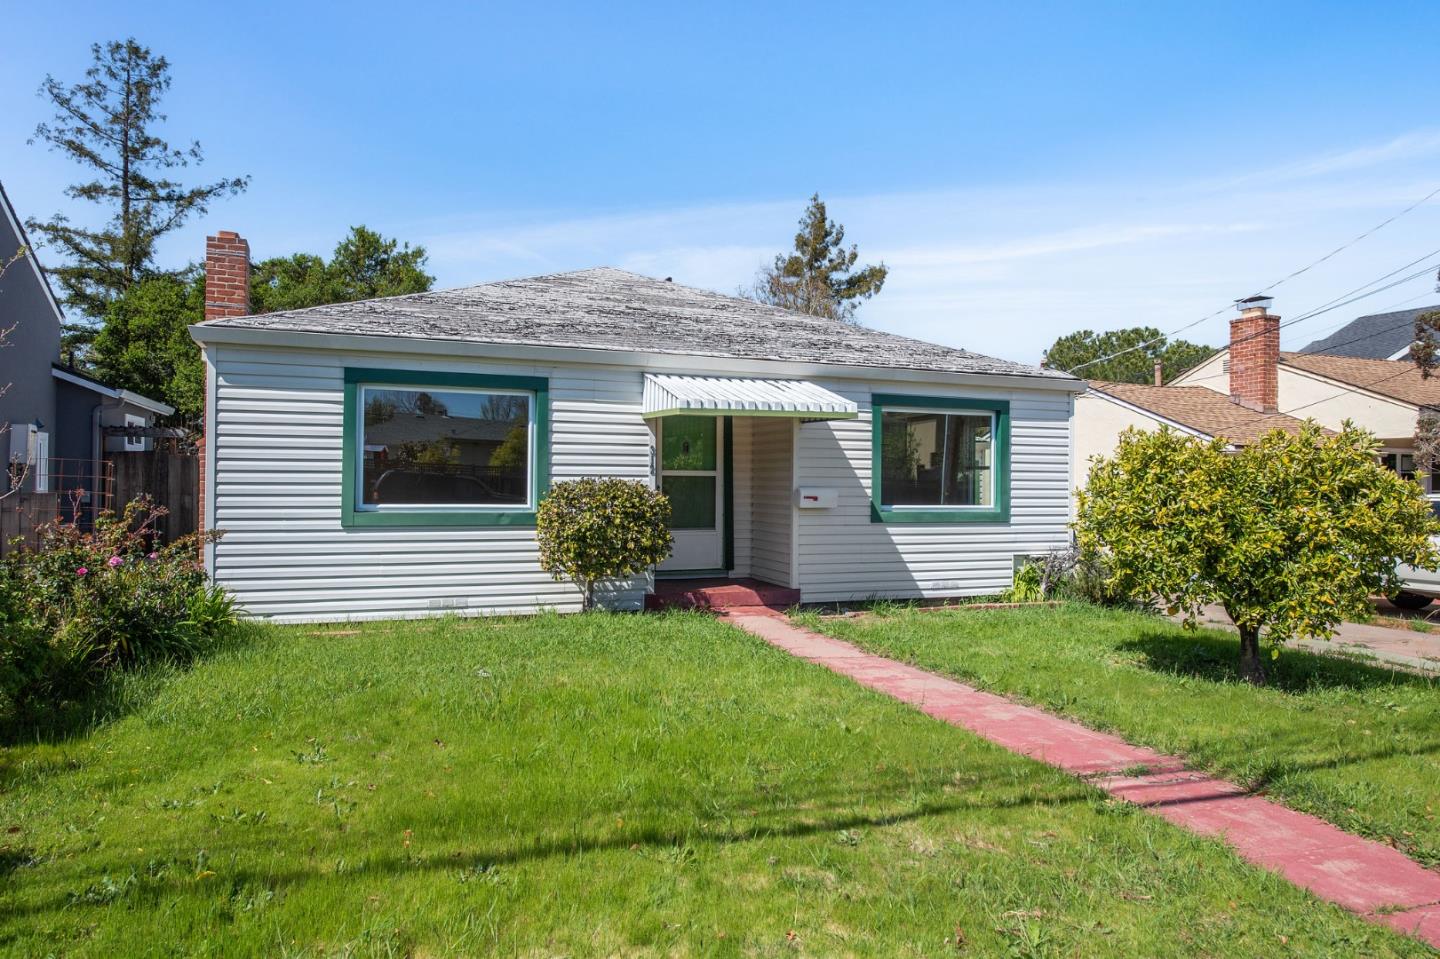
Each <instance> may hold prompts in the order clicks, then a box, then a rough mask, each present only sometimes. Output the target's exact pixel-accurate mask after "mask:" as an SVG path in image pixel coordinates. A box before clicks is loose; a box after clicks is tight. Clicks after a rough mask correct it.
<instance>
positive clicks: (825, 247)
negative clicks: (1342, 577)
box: [746, 193, 889, 323]
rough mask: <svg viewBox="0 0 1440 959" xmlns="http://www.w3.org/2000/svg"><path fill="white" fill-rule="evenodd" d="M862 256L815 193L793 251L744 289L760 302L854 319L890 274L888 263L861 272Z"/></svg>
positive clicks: (796, 237)
mask: <svg viewBox="0 0 1440 959" xmlns="http://www.w3.org/2000/svg"><path fill="white" fill-rule="evenodd" d="M859 258H860V253H859V251H858V250H857V248H856V247H855V245H854V244H853V243H852V244H851V245H850V248H849V249H848V250H847V249H845V228H844V227H843V226H841V225H840V224H838V223H836V222H835V221H834V220H831V219H829V217H828V216H827V215H826V212H825V202H824V201H823V200H821V199H820V194H818V193H816V194H815V195H813V196H812V197H810V205H809V206H808V207H806V209H805V215H804V216H802V217H801V218H800V231H799V232H798V233H796V234H795V252H794V253H788V254H787V253H781V254H779V255H778V256H776V257H775V262H774V263H772V264H771V265H770V266H768V267H765V268H764V269H762V270H761V271H760V275H759V276H758V277H757V278H756V280H755V283H754V286H753V287H752V288H751V289H750V290H748V291H746V292H747V293H748V295H749V296H750V297H751V298H752V299H755V300H758V301H760V302H761V303H769V304H771V305H772V306H779V307H783V308H784V309H787V310H795V311H796V312H798V313H809V314H810V315H812V316H825V317H829V318H831V319H836V320H844V321H845V322H847V323H854V322H857V321H856V319H855V309H856V307H858V306H859V305H860V304H861V303H862V302H864V301H865V300H868V299H869V298H870V297H872V296H874V295H875V294H876V293H879V292H880V288H881V287H883V286H884V285H885V277H886V276H887V275H888V273H889V270H888V269H887V268H886V267H885V264H884V263H881V264H879V265H877V266H865V267H861V268H860V269H858V270H857V269H855V261H856V260H858V259H859Z"/></svg>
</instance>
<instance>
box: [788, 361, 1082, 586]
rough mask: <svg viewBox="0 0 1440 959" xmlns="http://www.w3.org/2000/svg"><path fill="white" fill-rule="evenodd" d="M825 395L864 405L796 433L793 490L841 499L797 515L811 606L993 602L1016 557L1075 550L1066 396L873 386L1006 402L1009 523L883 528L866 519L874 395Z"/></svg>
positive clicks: (849, 391) (850, 391) (846, 391)
mask: <svg viewBox="0 0 1440 959" xmlns="http://www.w3.org/2000/svg"><path fill="white" fill-rule="evenodd" d="M826 385H827V386H830V388H832V389H834V390H835V391H836V392H839V393H842V394H843V395H846V396H848V397H849V398H850V399H853V400H855V401H856V402H857V403H859V404H860V405H861V408H862V414H861V416H860V418H859V419H857V420H835V421H830V422H817V423H805V424H803V425H801V427H800V432H799V446H798V449H797V455H796V463H797V475H796V481H795V485H797V486H816V487H823V488H829V489H834V490H836V492H837V505H836V506H835V507H834V508H833V509H815V510H807V509H802V510H798V511H797V513H798V517H799V533H800V539H799V550H798V566H799V586H800V589H801V595H802V598H803V600H804V601H805V602H807V603H808V602H845V601H853V600H861V599H869V598H880V597H890V598H913V597H931V598H939V597H946V596H976V595H984V594H987V593H994V592H998V591H999V590H1002V589H1004V588H1006V587H1008V586H1009V585H1010V583H1011V580H1012V577H1013V569H1014V560H1015V555H1016V554H1017V553H1019V554H1037V553H1043V552H1045V551H1047V550H1050V549H1054V548H1057V547H1061V546H1064V545H1065V544H1066V543H1067V542H1068V541H1069V531H1068V528H1067V523H1068V521H1069V514H1070V404H1071V400H1070V397H1069V396H1068V395H1065V394H1050V393H1037V392H1030V391H1022V390H1015V391H1008V392H1007V391H1003V390H993V389H986V390H982V389H966V388H964V387H957V388H954V389H953V390H952V389H945V388H934V387H926V388H924V389H918V390H917V389H916V388H914V386H909V385H905V384H899V383H896V384H880V383H877V384H873V385H872V389H873V391H874V392H880V393H914V394H918V395H926V396H944V395H947V394H953V395H955V396H956V397H957V398H964V397H969V398H974V399H1003V400H1009V402H1010V450H1011V468H1010V484H1011V498H1010V504H1011V508H1010V514H1011V521H1010V523H1008V524H1002V523H994V524H991V523H974V524H971V523H962V524H935V525H929V524H887V523H874V522H871V518H870V492H871V448H870V437H871V423H870V412H869V411H870V393H871V389H864V388H861V387H856V386H854V385H853V384H852V385H851V386H849V387H845V386H842V385H832V384H826Z"/></svg>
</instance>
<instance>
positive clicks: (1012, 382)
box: [189, 322, 1086, 393]
mask: <svg viewBox="0 0 1440 959" xmlns="http://www.w3.org/2000/svg"><path fill="white" fill-rule="evenodd" d="M189 331H190V335H191V337H192V338H193V339H194V340H195V342H197V343H199V344H200V346H201V347H202V348H208V347H211V346H217V345H222V344H232V345H236V346H251V347H261V348H272V349H274V348H278V349H309V350H332V351H334V350H349V351H353V352H359V353H387V354H394V353H405V354H410V355H426V356H435V355H439V354H443V355H445V356H453V357H475V358H487V359H523V360H545V361H551V362H557V361H558V362H568V363H588V364H594V365H601V366H621V367H631V368H636V369H641V370H656V371H663V372H679V373H704V372H707V371H715V372H717V373H726V372H731V373H736V372H748V371H754V372H756V373H760V374H769V375H772V376H773V375H775V374H776V372H777V371H782V370H783V371H785V372H788V373H791V374H795V373H798V374H800V375H805V376H829V377H834V378H841V379H862V380H877V379H879V380H892V381H893V380H914V381H917V382H931V383H934V382H954V381H955V380H956V379H962V380H964V381H965V382H967V383H974V384H975V385H977V386H995V387H1001V388H1005V387H1010V388H1014V387H1017V386H1018V387H1023V388H1025V389H1035V390H1050V391H1055V392H1063V393H1082V392H1084V391H1085V388H1086V386H1085V381H1084V380H1081V379H1078V378H1076V377H1072V376H1055V375H1053V374H1050V375H1047V374H1041V373H1033V374H1032V373H987V372H973V373H972V372H961V371H945V370H926V369H911V368H909V367H889V366H851V365H848V364H841V363H816V362H801V361H795V360H765V359H752V358H745V357H730V356H717V355H713V354H706V353H669V352H659V351H647V352H643V353H642V352H638V351H634V350H620V349H615V350H606V349H598V348H588V347H573V346H536V345H528V344H521V343H484V342H479V341H474V340H459V339H429V338H422V337H409V336H387V335H384V334H356V333H301V332H296V331H292V330H255V329H245V328H242V327H234V326H220V325H216V324H215V323H214V322H211V323H198V324H195V325H194V326H191V327H190V328H189Z"/></svg>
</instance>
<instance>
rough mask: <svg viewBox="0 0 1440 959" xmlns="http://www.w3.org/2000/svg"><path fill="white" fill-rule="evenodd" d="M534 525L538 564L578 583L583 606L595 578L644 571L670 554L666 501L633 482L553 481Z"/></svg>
mask: <svg viewBox="0 0 1440 959" xmlns="http://www.w3.org/2000/svg"><path fill="white" fill-rule="evenodd" d="M535 525H536V535H537V537H538V539H539V541H540V566H541V567H542V568H543V569H544V570H545V571H546V572H547V573H550V574H551V575H552V576H554V577H555V578H556V579H557V580H558V579H568V580H570V581H571V582H573V583H574V584H575V585H576V586H578V587H580V592H581V593H582V594H583V595H584V597H585V600H584V608H585V609H587V610H588V609H592V608H594V605H595V584H596V583H597V582H599V581H601V580H606V579H617V578H620V577H625V576H634V575H635V574H636V573H643V572H644V571H645V570H647V569H649V568H650V567H651V566H654V565H655V564H656V563H660V562H662V561H664V559H665V558H666V557H667V556H669V555H670V544H671V539H670V501H669V500H668V499H667V498H666V497H665V494H664V493H661V492H660V491H658V490H653V489H651V488H650V487H648V486H646V485H645V484H644V483H641V482H637V481H635V480H623V479H617V478H615V477H609V478H600V479H578V480H567V481H565V482H563V483H556V484H555V485H554V486H552V487H551V488H550V492H549V493H548V494H547V495H546V496H545V499H543V500H542V501H541V502H540V508H539V510H538V511H537V512H536V516H535Z"/></svg>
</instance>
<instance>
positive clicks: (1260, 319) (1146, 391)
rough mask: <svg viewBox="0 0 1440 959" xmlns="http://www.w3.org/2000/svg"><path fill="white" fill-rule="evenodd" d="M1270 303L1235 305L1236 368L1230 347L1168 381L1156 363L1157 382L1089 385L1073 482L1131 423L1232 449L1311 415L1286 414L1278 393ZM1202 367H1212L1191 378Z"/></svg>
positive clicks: (1078, 411) (1256, 300)
mask: <svg viewBox="0 0 1440 959" xmlns="http://www.w3.org/2000/svg"><path fill="white" fill-rule="evenodd" d="M1269 304H1270V300H1268V299H1265V298H1263V297H1252V298H1250V299H1249V300H1242V301H1240V302H1239V303H1237V304H1236V305H1237V306H1239V307H1240V310H1241V312H1240V315H1239V316H1237V317H1236V318H1235V319H1233V320H1231V321H1230V341H1231V344H1232V347H1231V348H1233V349H1234V350H1235V351H1236V355H1237V356H1238V357H1239V358H1240V359H1239V362H1238V363H1236V364H1234V365H1233V366H1232V365H1231V364H1230V362H1229V360H1228V357H1229V355H1230V349H1231V348H1227V349H1225V350H1221V351H1220V352H1219V353H1217V354H1216V355H1215V356H1213V357H1211V358H1210V359H1208V360H1206V361H1205V363H1203V364H1201V365H1200V366H1199V367H1197V368H1196V369H1195V370H1191V371H1190V372H1188V373H1186V374H1184V375H1183V376H1180V377H1178V378H1177V379H1176V380H1174V381H1173V382H1172V383H1171V384H1170V385H1168V386H1161V385H1159V381H1160V375H1161V371H1160V370H1159V369H1158V368H1157V369H1156V371H1155V379H1156V385H1154V386H1140V385H1135V384H1133V383H1105V382H1099V381H1097V382H1093V383H1091V384H1089V387H1090V388H1089V389H1088V390H1087V391H1086V392H1085V394H1084V395H1083V396H1081V397H1079V398H1077V399H1076V401H1075V469H1076V476H1075V480H1076V483H1077V484H1082V485H1083V483H1084V482H1085V478H1086V475H1087V473H1088V470H1089V463H1090V460H1091V459H1093V458H1094V457H1096V456H1109V455H1110V454H1111V453H1112V452H1114V450H1115V446H1116V444H1117V443H1118V442H1119V440H1120V434H1121V433H1122V432H1124V431H1125V430H1126V429H1128V428H1130V427H1132V426H1133V427H1135V428H1137V429H1141V430H1153V429H1159V428H1160V427H1161V426H1169V427H1171V428H1172V429H1177V430H1179V431H1181V432H1182V433H1188V434H1190V435H1191V436H1196V437H1199V438H1200V439H1204V440H1210V439H1216V438H1218V439H1223V440H1225V442H1226V443H1227V444H1228V445H1229V446H1231V447H1232V448H1238V447H1241V446H1248V445H1250V444H1251V443H1253V442H1255V441H1256V440H1257V439H1259V438H1260V437H1261V436H1263V435H1265V434H1266V433H1268V432H1269V431H1271V430H1274V429H1282V430H1285V431H1287V432H1290V433H1294V432H1297V431H1298V430H1299V429H1300V427H1301V425H1302V424H1303V422H1304V420H1305V419H1306V418H1307V414H1302V415H1301V416H1299V417H1296V416H1291V415H1288V414H1287V413H1286V412H1284V410H1283V409H1281V408H1280V407H1279V406H1277V403H1276V399H1275V388H1274V387H1275V376H1276V372H1275V367H1276V363H1275V359H1274V357H1275V356H1278V355H1279V350H1280V327H1279V323H1280V318H1279V317H1278V316H1272V315H1271V314H1270V312H1269V310H1268V306H1269ZM1221 357H1225V358H1226V359H1224V361H1223V363H1222V362H1221V360H1220V358H1221ZM1222 366H1223V372H1221V370H1222ZM1201 370H1207V371H1209V372H1207V373H1206V374H1205V375H1203V376H1202V377H1201V378H1200V380H1198V381H1195V380H1192V377H1193V376H1195V375H1196V374H1197V373H1199V372H1200V371H1201ZM1316 419H1319V417H1316ZM1323 422H1324V421H1322V423H1323ZM1324 425H1327V426H1328V425H1329V424H1324Z"/></svg>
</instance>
